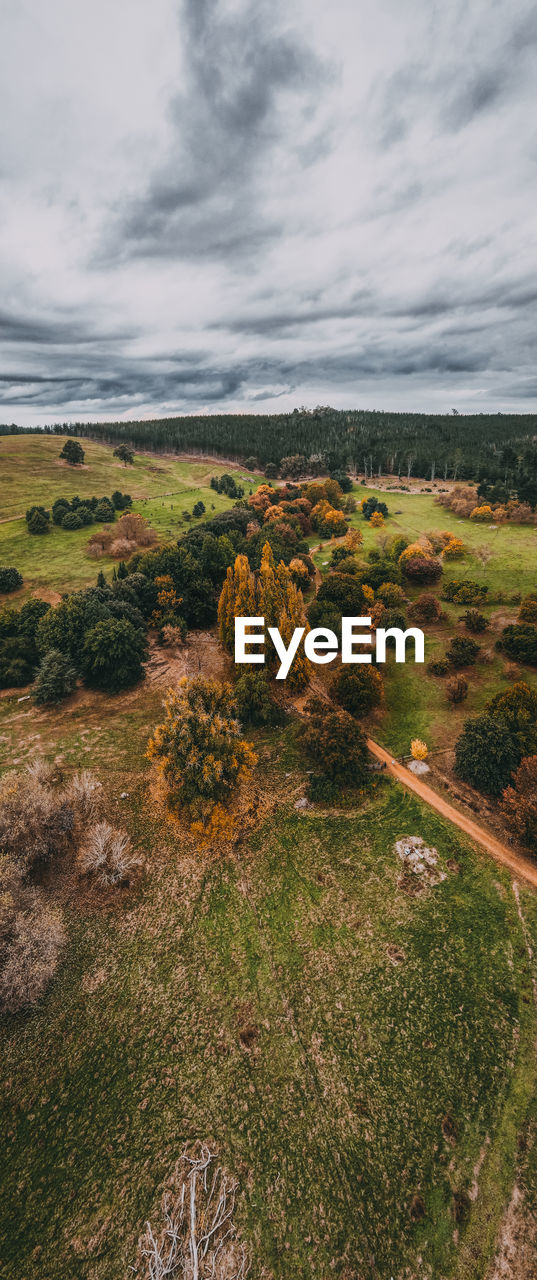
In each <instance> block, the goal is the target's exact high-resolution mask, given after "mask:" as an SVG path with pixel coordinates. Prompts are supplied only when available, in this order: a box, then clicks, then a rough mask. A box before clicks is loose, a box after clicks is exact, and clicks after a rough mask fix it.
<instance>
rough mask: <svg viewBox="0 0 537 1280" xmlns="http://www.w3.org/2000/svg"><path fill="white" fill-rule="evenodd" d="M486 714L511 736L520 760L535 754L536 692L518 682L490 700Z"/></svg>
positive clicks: (536, 736) (536, 726) (536, 748)
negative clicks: (501, 725)
mask: <svg viewBox="0 0 537 1280" xmlns="http://www.w3.org/2000/svg"><path fill="white" fill-rule="evenodd" d="M486 712H487V715H488V716H490V717H491V718H492V719H493V720H497V721H498V723H500V724H503V726H504V728H506V729H507V731H508V732H509V733H510V734H511V737H512V738H513V741H514V742H516V744H517V749H518V752H519V756H520V758H521V757H522V756H533V755H536V754H537V690H535V689H530V686H529V685H528V684H526V683H525V681H523V680H519V681H517V683H516V684H513V685H511V688H510V689H506V690H505V692H503V693H497V694H496V695H495V697H494V698H491V700H490V702H488V703H487V706H486Z"/></svg>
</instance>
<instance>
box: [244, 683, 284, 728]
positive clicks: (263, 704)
mask: <svg viewBox="0 0 537 1280" xmlns="http://www.w3.org/2000/svg"><path fill="white" fill-rule="evenodd" d="M234 694H235V701H236V704H237V711H238V716H239V720H240V722H241V724H251V725H277V724H283V722H284V720H285V712H284V711H283V708H282V707H280V705H279V703H278V702H276V700H275V699H274V698H273V696H272V693H271V688H270V684H269V680H268V678H267V675H266V672H265V671H246V672H245V673H244V675H243V676H240V677H239V679H238V680H237V683H236V685H235V688H234Z"/></svg>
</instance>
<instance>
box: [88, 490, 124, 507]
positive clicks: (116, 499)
mask: <svg viewBox="0 0 537 1280" xmlns="http://www.w3.org/2000/svg"><path fill="white" fill-rule="evenodd" d="M131 504H132V498H131V495H130V493H122V492H121V489H114V492H113V494H112V505H113V507H114V509H115V510H116V511H125V508H126V507H130V506H131ZM95 505H96V506H97V503H96V504H95Z"/></svg>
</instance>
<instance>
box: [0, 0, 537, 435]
mask: <svg viewBox="0 0 537 1280" xmlns="http://www.w3.org/2000/svg"><path fill="white" fill-rule="evenodd" d="M536 84H537V13H536V11H535V6H534V5H533V4H531V5H530V4H528V3H526V2H525V0H524V2H523V0H441V2H440V3H437V0H404V3H401V0H330V3H327V2H326V0H151V3H148V0H91V4H82V3H73V0H47V3H46V4H43V3H42V0H2V37H1V40H0V134H1V140H0V227H1V233H0V402H1V403H0V421H4V422H11V421H16V422H20V423H24V424H28V423H44V422H51V421H54V420H56V421H58V420H61V421H63V420H67V419H69V418H72V419H75V418H79V419H81V418H86V419H87V418H95V417H114V418H115V417H147V416H154V415H155V414H167V413H174V412H179V413H185V412H196V413H198V412H202V411H208V412H219V411H231V410H236V409H239V410H244V409H248V410H257V411H261V410H265V409H268V410H280V411H281V410H284V409H288V408H293V407H294V406H295V405H300V404H307V405H310V406H313V405H315V404H318V403H321V404H333V405H336V406H341V407H347V406H352V407H358V406H360V407H364V408H365V407H376V408H383V407H385V408H414V409H424V410H429V411H431V410H433V409H438V410H449V409H450V408H451V407H458V408H459V409H460V410H467V411H479V410H487V409H491V408H492V409H495V408H498V409H504V410H505V409H509V408H511V409H515V410H517V411H524V410H535V409H536V407H537V364H536V360H535V345H536V330H535V318H536V313H537V274H536V267H537V253H536V236H537V216H536V190H537V183H536V168H537V112H536Z"/></svg>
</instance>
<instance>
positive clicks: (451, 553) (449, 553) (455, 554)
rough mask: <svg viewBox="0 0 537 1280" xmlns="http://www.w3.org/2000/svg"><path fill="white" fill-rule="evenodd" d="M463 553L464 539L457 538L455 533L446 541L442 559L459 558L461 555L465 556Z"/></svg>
mask: <svg viewBox="0 0 537 1280" xmlns="http://www.w3.org/2000/svg"><path fill="white" fill-rule="evenodd" d="M463 555H464V542H463V541H462V538H456V537H455V535H453V536H452V537H451V538H450V539H449V542H447V543H446V545H445V547H444V550H443V551H442V559H443V560H458V559H459V558H460V556H463Z"/></svg>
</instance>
